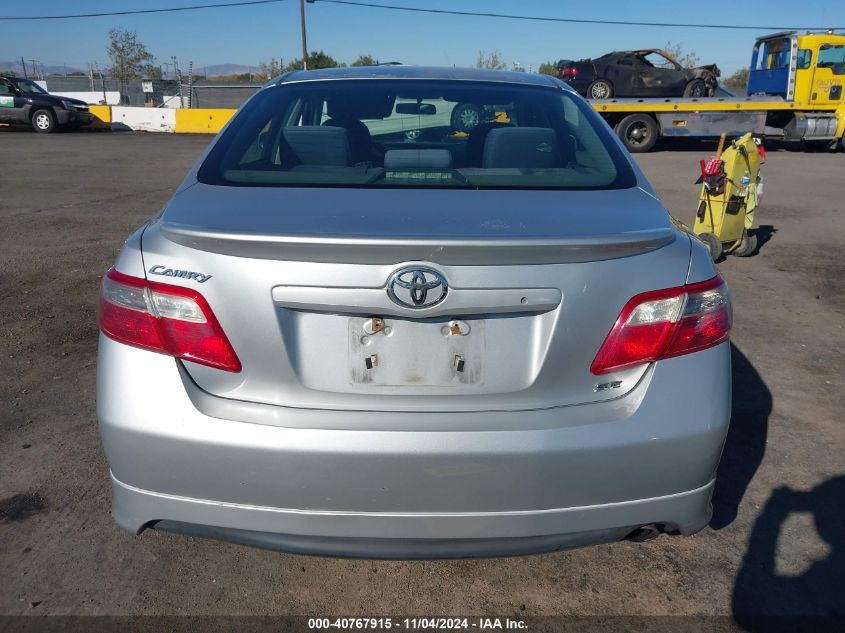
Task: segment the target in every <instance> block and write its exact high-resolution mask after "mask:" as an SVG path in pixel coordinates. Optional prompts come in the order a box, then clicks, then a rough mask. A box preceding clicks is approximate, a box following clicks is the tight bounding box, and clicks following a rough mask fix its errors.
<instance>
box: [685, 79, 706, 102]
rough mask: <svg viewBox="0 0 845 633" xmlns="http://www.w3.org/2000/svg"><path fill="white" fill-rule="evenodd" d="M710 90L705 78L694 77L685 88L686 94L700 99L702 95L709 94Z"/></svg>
mask: <svg viewBox="0 0 845 633" xmlns="http://www.w3.org/2000/svg"><path fill="white" fill-rule="evenodd" d="M709 93H710V90H709V89H708V88H707V83H706V82H705V81H704V80H703V79H693V80H692V81H691V82H689V83H688V84H687V87H686V88H684V96H685V97H692V98H693V99H700V98H701V97H707V96H709Z"/></svg>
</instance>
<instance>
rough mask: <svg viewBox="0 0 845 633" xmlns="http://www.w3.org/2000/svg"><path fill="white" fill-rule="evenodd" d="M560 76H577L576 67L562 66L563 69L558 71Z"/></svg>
mask: <svg viewBox="0 0 845 633" xmlns="http://www.w3.org/2000/svg"><path fill="white" fill-rule="evenodd" d="M560 76H561V77H577V76H578V69H577V68H573V67H571V66H570V67H569V68H564V69H563V70H561V71H560Z"/></svg>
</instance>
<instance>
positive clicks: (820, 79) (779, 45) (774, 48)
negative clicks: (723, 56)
mask: <svg viewBox="0 0 845 633" xmlns="http://www.w3.org/2000/svg"><path fill="white" fill-rule="evenodd" d="M843 84H845V35H837V34H834V33H832V32H830V33H807V34H805V35H798V33H797V32H796V31H784V32H782V33H774V34H772V35H767V36H765V37H761V38H758V39H757V41H756V42H755V43H754V50H753V52H752V54H751V66H750V68H749V74H748V90H747V93H748V95H749V96H753V95H770V96H778V97H782V98H783V99H784V100H785V101H790V102H794V103H795V104H796V105H800V106H812V105H819V106H836V105H839V104H841V103H843V102H845V101H843V98H845V94H843Z"/></svg>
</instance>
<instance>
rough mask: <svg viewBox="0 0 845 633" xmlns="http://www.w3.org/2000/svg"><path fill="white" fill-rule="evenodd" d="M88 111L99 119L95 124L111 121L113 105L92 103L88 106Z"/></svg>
mask: <svg viewBox="0 0 845 633" xmlns="http://www.w3.org/2000/svg"><path fill="white" fill-rule="evenodd" d="M88 111H89V112H90V113H91V114H93V115H94V116H95V117H97V118H98V119H99V121H94V123H93V125H94V126H97V125H100V124H106V125H108V124H109V123H111V106H101V105H92V106H88Z"/></svg>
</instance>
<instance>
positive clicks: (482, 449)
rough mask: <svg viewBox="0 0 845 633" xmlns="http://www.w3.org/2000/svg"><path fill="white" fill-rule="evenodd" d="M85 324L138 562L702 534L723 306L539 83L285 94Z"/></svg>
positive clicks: (257, 99) (280, 84)
mask: <svg viewBox="0 0 845 633" xmlns="http://www.w3.org/2000/svg"><path fill="white" fill-rule="evenodd" d="M462 104H472V105H474V106H475V111H476V112H478V113H480V116H479V120H478V121H477V122H476V123H475V124H474V125H473V126H472V128H471V129H470V130H469V131H468V132H467V131H465V130H462V131H458V130H457V129H456V128H455V127H454V126H453V123H452V118H453V117H452V116H451V113H452V111H453V110H455V108H456V107H457V106H458V105H462ZM98 319H99V327H100V331H101V336H100V342H99V361H98V383H97V415H98V418H99V424H100V430H101V434H102V439H103V444H104V446H105V451H106V454H107V456H108V461H109V464H110V467H111V479H112V485H113V496H114V502H113V514H114V518H115V520H116V521H117V523H118V524H120V525H121V526H122V527H124V528H126V529H127V530H131V531H132V532H136V533H140V532H142V531H143V530H145V529H147V528H154V529H161V530H169V531H176V532H183V533H188V534H193V535H198V536H203V537H210V538H216V539H223V540H228V541H234V542H239V543H244V544H249V545H256V546H262V547H268V548H274V549H280V550H286V551H292V552H304V553H310V554H327V555H336V556H361V557H390V558H429V557H463V556H496V555H505V554H516V553H529V552H540V551H548V550H555V549H561V548H567V547H575V546H581V545H587V544H593V543H601V542H608V541H614V540H621V539H625V538H631V539H637V540H643V539H645V538H648V537H651V536H654V535H657V534H660V533H669V534H692V533H694V532H696V531H698V530H701V529H702V528H703V527H704V526H705V525H706V524H707V522H708V520H709V518H710V514H711V503H710V500H711V495H712V492H713V486H714V478H715V474H716V469H717V465H718V463H719V458H720V455H721V451H722V445H723V443H724V439H725V435H726V431H727V427H728V420H729V412H730V397H731V394H730V384H731V381H730V371H731V367H730V348H729V345H730V344H729V343H728V333H729V330H730V327H731V307H730V299H729V294H728V289H727V287H726V285H725V283H724V282H723V281H722V279H721V278H720V277H719V276H718V275H717V274H716V271H715V269H714V268H713V265H712V263H711V260H710V257H709V255H708V253H707V250H706V248H705V247H704V246H703V245H702V244H700V243H699V242H698V241H696V240H695V239H693V238H691V236H690V234H689V233H688V232H687V230H686V229H685V228H684V227H683V226H682V225H680V224H678V223H676V222H674V221H673V220H672V219H671V218H670V216H669V215H668V213H667V212H666V210H665V209H664V207H663V206H662V205H661V203H660V201H659V200H658V199H657V197H656V196H655V193H654V191H653V190H652V188H651V186H650V185H649V183H648V182H647V181H646V179H645V177H644V176H643V174H642V173H641V172H640V170H639V169H638V168H637V165H636V164H635V163H634V162H633V161H632V160H631V158H630V156H629V155H628V154H627V153H626V152H625V150H624V149H623V148H622V147H621V145H620V144H619V142H618V141H617V139H616V138H615V136H614V135H613V133H612V132H611V130H610V129H609V128H608V127H607V125H606V124H605V123H604V122H603V121H602V120H601V119H600V118H599V117H598V116H597V115H596V114H595V113H594V112H593V111H592V110H591V108H590V107H589V106H588V104H587V103H586V102H585V101H584V100H583V99H582V98H581V97H579V96H578V95H577V94H576V93H575V92H574V91H572V89H570V88H569V87H568V86H566V85H565V84H564V83H562V82H560V81H558V80H557V79H554V78H551V77H545V76H540V75H533V74H527V73H509V72H504V71H484V70H456V69H451V68H450V69H434V68H419V67H404V66H387V67H372V68H351V69H333V70H317V71H311V72H305V73H303V72H296V73H292V74H287V75H283V76H281V77H279V78H278V79H276V80H273V81H272V82H271V83H270V84H268V85H267V86H265V87H264V88H263V89H262V90H260V91H259V92H258V93H257V94H256V95H255V96H254V97H253V98H251V99H250V100H249V101H248V102H247V103H246V104H245V105H244V106H243V107H242V108H241V110H240V111H239V112H238V113H237V115H236V116H235V117H234V118H233V119H232V121H230V123H229V124H228V125H227V127H226V128H225V129H224V130H223V131H222V132H221V133H220V135H219V136H218V137H217V138H216V139H215V140H214V142H213V143H212V144H211V145H210V147H209V148H208V149H207V151H206V152H205V153H204V155H203V156H201V157H200V159H199V160H198V161H197V163H196V165H195V166H194V167H193V168H192V169H191V171H190V172H189V173H188V175H187V177H186V178H185V180H184V182H183V183H182V185H181V186H180V187H179V188H178V190H177V191H176V192H175V193H174V195H173V197H172V198H171V199H170V201H169V202H168V203H167V205H166V206H165V208H164V209H163V210H162V211H161V213H160V214H159V215H157V216H156V217H155V218H153V219H152V220H150V221H149V222H148V223H146V224H145V225H144V226H142V227H141V228H139V229H138V230H137V231H136V232H135V233H134V234H132V235H131V236H130V237H129V239H128V240H127V242H126V244H125V246H124V247H123V249H122V251H121V253H120V255H119V256H118V258H117V261H116V262H115V264H114V267H113V268H111V269H110V270H109V271H108V273H107V274H106V275H105V278H104V279H103V283H102V288H101V294H100V304H99V317H98Z"/></svg>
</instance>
